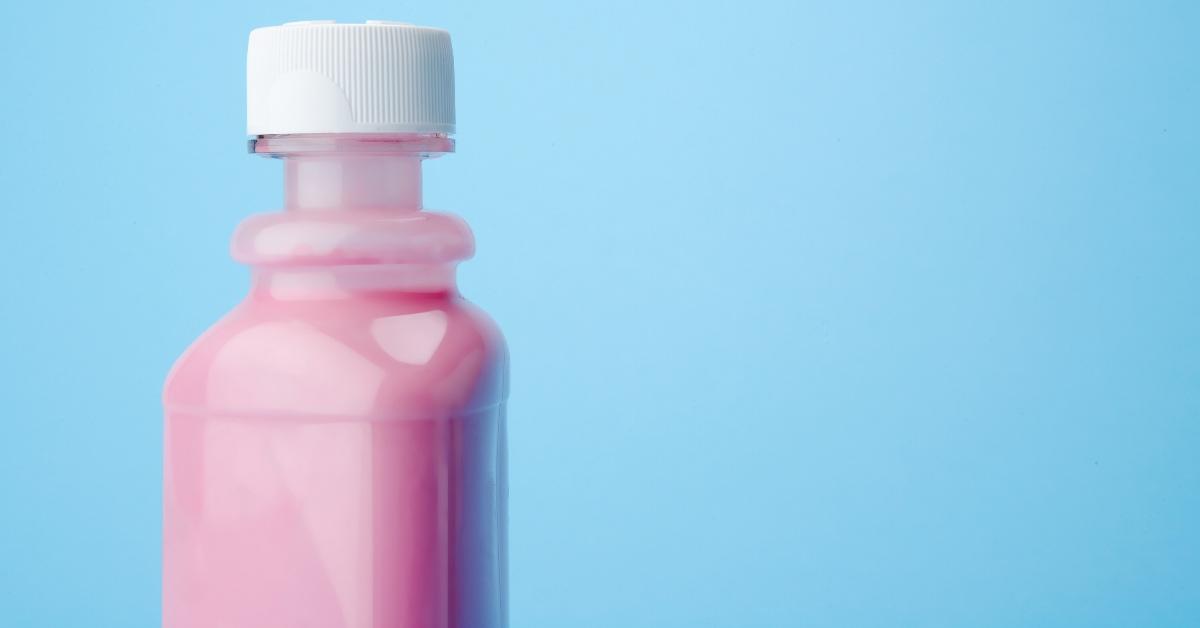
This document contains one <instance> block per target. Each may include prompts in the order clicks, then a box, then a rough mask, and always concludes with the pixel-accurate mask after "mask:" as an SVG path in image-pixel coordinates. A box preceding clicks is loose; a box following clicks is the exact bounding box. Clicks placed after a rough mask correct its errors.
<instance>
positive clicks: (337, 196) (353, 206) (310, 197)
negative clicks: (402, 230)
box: [283, 154, 422, 213]
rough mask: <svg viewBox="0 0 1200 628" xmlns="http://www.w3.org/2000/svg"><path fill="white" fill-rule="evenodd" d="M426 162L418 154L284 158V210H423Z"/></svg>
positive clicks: (297, 156) (299, 156) (402, 211)
mask: <svg viewBox="0 0 1200 628" xmlns="http://www.w3.org/2000/svg"><path fill="white" fill-rule="evenodd" d="M421 160H422V158H421V157H420V156H417V155H355V154H349V155H293V156H289V157H284V158H283V162H284V166H283V200H284V203H283V206H284V209H285V210H287V211H363V210H382V211H391V212H400V213H404V212H415V211H420V210H421Z"/></svg>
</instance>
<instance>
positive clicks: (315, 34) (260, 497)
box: [163, 22, 507, 628]
mask: <svg viewBox="0 0 1200 628" xmlns="http://www.w3.org/2000/svg"><path fill="white" fill-rule="evenodd" d="M248 66H249V68H248V70H249V71H248V77H249V78H248V85H247V87H248V104H249V112H248V114H249V115H248V119H249V125H248V132H249V135H250V136H251V138H252V139H251V141H250V147H251V151H252V152H254V153H256V154H259V155H266V156H271V157H277V158H279V159H281V160H282V161H283V164H284V171H285V174H284V179H285V191H284V197H285V203H284V210H283V211H282V212H277V213H269V214H263V215H258V216H254V217H251V218H249V219H248V220H246V221H245V222H244V223H243V224H242V225H241V226H240V227H239V229H238V231H237V233H236V235H235V236H234V240H233V246H232V250H233V256H234V257H235V259H237V260H239V261H241V262H243V263H245V264H248V265H249V266H250V268H251V271H252V282H251V288H250V292H249V294H248V295H247V297H246V298H245V300H244V301H243V302H242V303H241V304H239V305H237V306H236V307H235V308H234V309H233V310H232V311H231V312H230V313H229V314H228V315H226V316H225V317H224V318H223V319H222V320H221V321H219V322H218V323H217V324H216V325H215V326H213V327H212V328H211V329H209V330H208V331H207V332H206V333H205V334H204V335H203V336H201V337H200V339H198V340H197V341H196V342H195V343H194V344H193V345H192V346H191V347H190V348H189V349H188V350H187V352H186V353H185V354H184V355H183V357H181V358H180V359H179V361H178V362H177V363H176V365H175V367H174V369H173V370H172V372H171V374H170V375H169V377H168V379H167V383H166V390H165V394H164V404H165V414H166V425H165V443H164V447H165V456H164V529H163V626H165V627H167V628H275V627H278V628H305V627H313V628H343V627H345V628H360V627H366V628H468V627H469V628H490V627H500V626H505V625H507V608H506V607H507V593H506V584H505V574H506V554H505V552H506V550H505V536H506V530H505V525H506V523H505V517H506V514H505V503H506V485H505V418H504V417H505V413H504V401H505V397H506V394H507V357H506V356H507V354H506V350H505V348H504V344H503V341H502V340H501V337H500V334H499V332H498V331H497V329H496V327H495V326H494V325H493V323H492V322H491V321H490V320H489V319H488V318H487V317H486V316H485V315H484V314H483V313H482V312H481V311H480V310H478V309H476V308H475V307H473V306H471V305H470V304H469V303H467V302H466V301H465V300H463V298H462V297H461V296H459V293H458V291H457V288H456V286H455V266H456V264H457V263H458V262H459V261H461V260H463V259H466V258H468V257H470V256H471V254H472V252H473V243H472V238H471V235H470V232H469V231H468V229H467V227H466V225H465V224H464V223H463V222H462V221H461V220H460V219H458V218H455V217H453V216H450V215H447V214H440V213H433V212H426V211H423V210H422V207H421V161H422V160H423V159H425V158H428V157H433V156H437V155H440V154H443V153H447V152H451V151H452V150H453V140H451V139H450V137H449V136H450V134H451V133H453V131H454V91H453V64H452V60H451V51H450V40H449V35H448V34H447V33H446V32H445V31H441V30H438V29H431V28H423V27H416V26H411V25H405V24H396V23H385V22H368V23H366V24H334V23H332V22H302V23H292V24H285V25H283V26H275V27H269V28H261V29H256V30H255V31H253V32H252V33H251V36H250V48H249V55H248Z"/></svg>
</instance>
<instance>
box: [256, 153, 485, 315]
mask: <svg viewBox="0 0 1200 628" xmlns="http://www.w3.org/2000/svg"><path fill="white" fill-rule="evenodd" d="M250 149H251V152H254V153H256V154H262V155H267V156H270V157H275V158H278V159H281V160H282V161H283V162H284V211H282V212H276V213H269V214H260V215H257V216H252V217H250V218H248V219H247V220H246V221H244V222H243V223H242V224H241V225H240V226H239V228H238V231H237V233H236V234H235V235H234V240H233V247H232V248H233V256H234V258H235V259H237V260H238V261H241V262H243V263H246V264H249V265H250V266H251V267H252V268H253V272H254V287H253V291H252V294H253V295H254V296H256V297H259V298H271V299H278V300H301V299H329V298H339V297H352V296H357V295H363V294H379V293H395V292H419V293H423V294H428V293H450V294H455V293H456V291H457V289H456V286H455V280H454V279H455V278H454V275H455V272H454V271H455V267H456V265H457V263H458V262H459V261H461V260H463V259H466V258H468V257H470V256H471V254H472V253H473V251H474V243H473V240H472V238H471V234H470V230H469V229H468V228H467V227H466V224H465V223H463V221H462V220H460V219H458V218H456V217H454V216H450V215H448V214H441V213H435V212H426V211H423V210H422V203H421V162H422V161H423V160H424V159H427V158H429V157H434V156H437V155H440V154H442V153H445V152H449V151H451V150H453V141H452V140H450V139H449V138H447V137H445V136H441V135H414V134H392V135H287V136H262V137H259V138H256V139H254V140H251V143H250Z"/></svg>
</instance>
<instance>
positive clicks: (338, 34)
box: [246, 20, 454, 135]
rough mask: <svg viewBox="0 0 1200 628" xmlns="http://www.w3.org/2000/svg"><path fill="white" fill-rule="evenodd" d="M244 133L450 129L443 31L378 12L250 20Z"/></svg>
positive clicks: (450, 80) (449, 75)
mask: <svg viewBox="0 0 1200 628" xmlns="http://www.w3.org/2000/svg"><path fill="white" fill-rule="evenodd" d="M246 133H247V134H249V135H274V134H288V133H454V57H453V54H452V53H451V51H450V33H447V32H446V31H444V30H441V29H439V28H427V27H424V26H413V25H411V24H401V23H399V22H383V21H377V20H369V21H367V23H366V24H335V23H334V22H333V21H332V20H317V21H309V22H289V23H287V24H284V25H282V26H268V27H266V28H256V29H254V30H253V31H250V48H249V51H248V53H247V55H246Z"/></svg>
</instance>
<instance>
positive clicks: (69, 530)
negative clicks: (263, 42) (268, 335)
mask: <svg viewBox="0 0 1200 628" xmlns="http://www.w3.org/2000/svg"><path fill="white" fill-rule="evenodd" d="M898 4H900V3H890V2H850V3H824V2H821V3H816V2H802V3H801V2H778V3H772V2H762V1H752V0H751V1H746V2H739V3H732V4H729V5H721V4H704V3H701V2H690V3H678V4H657V5H656V4H652V3H646V2H614V1H609V2H603V3H594V4H591V3H571V2H541V3H527V2H517V1H512V2H504V3H478V4H473V5H467V4H455V5H449V4H446V3H415V2H408V3H403V2H402V3H396V2H383V1H345V2H338V3H332V2H313V1H308V0H289V1H287V2H284V1H272V2H241V1H238V2H234V1H225V2H214V1H210V2H205V3H190V4H184V3H168V2H148V1H147V2H133V1H129V0H124V1H113V2H89V3H78V4H69V3H34V2H15V3H7V4H5V5H4V7H3V8H2V9H0V34H2V37H0V64H2V66H0V67H2V68H3V75H2V76H3V85H4V89H3V92H2V97H0V119H3V120H4V123H3V137H4V139H5V144H6V146H7V147H8V148H7V149H6V150H5V151H4V154H3V157H0V190H3V203H2V206H3V227H2V228H0V246H2V247H3V251H4V252H5V258H6V261H5V263H4V264H3V266H2V269H3V270H2V271H0V281H2V282H3V283H2V284H0V290H2V294H3V302H2V304H0V305H2V307H0V317H3V318H2V323H3V324H2V326H0V327H2V330H3V331H0V356H2V357H0V360H3V362H2V363H0V371H2V372H0V386H2V391H3V395H2V400H3V406H2V408H3V412H4V418H5V431H4V434H5V436H4V438H3V439H0V489H2V490H3V493H2V494H0V503H2V506H0V509H2V510H0V625H4V626H13V627H25V626H50V627H59V626H63V627H75V626H80V627H83V626H87V627H107V626H113V627H141V626H145V627H149V626H154V625H156V622H157V618H158V611H159V602H158V577H159V566H158V560H159V550H158V544H159V509H160V498H159V490H160V481H159V456H160V443H159V440H160V437H161V428H160V411H159V389H160V385H161V381H162V379H163V376H164V374H165V373H166V371H167V369H168V367H169V366H170V364H171V362H172V360H173V359H174V358H175V356H176V355H178V354H179V353H180V352H181V351H182V350H183V349H184V347H185V346H186V345H187V344H188V342H189V341H190V340H191V339H192V338H194V337H195V336H196V335H197V334H199V333H200V332H201V331H202V330H203V329H204V328H205V327H206V326H207V325H208V324H209V323H211V322H212V321H213V320H214V319H216V318H217V317H218V316H219V315H220V314H221V313H222V312H224V311H225V310H226V309H227V308H228V307H230V306H231V305H232V304H233V303H235V302H236V301H237V300H238V299H239V298H240V297H241V295H242V294H243V292H244V290H245V287H246V272H245V270H244V269H243V268H240V267H238V266H236V265H235V264H234V263H233V262H231V261H229V259H228V257H227V253H226V247H227V241H228V238H229V235H230V233H231V231H232V230H233V228H234V226H235V225H236V224H237V222H238V221H239V220H240V219H242V218H243V217H244V216H246V215H248V214H250V213H252V212H259V211H265V210H269V209H272V208H274V207H277V206H278V205H279V203H280V187H281V179H280V170H279V164H278V163H276V162H270V161H266V160H260V159H255V158H252V157H250V156H247V155H246V154H245V146H244V137H243V129H244V126H243V125H244V106H245V105H244V82H243V81H244V73H243V72H244V67H243V66H244V54H245V41H246V36H247V33H248V32H249V30H250V29H251V28H252V27H254V26H259V25H268V24H274V23H279V22H283V21H288V20H294V19H306V18H310V19H311V18H335V19H338V20H345V21H361V20H363V19H368V18H378V19H399V20H407V21H412V22H417V23H424V24H431V25H436V26H442V27H445V28H448V29H450V30H451V32H452V33H453V36H454V41H455V48H456V57H457V68H458V87H459V89H458V97H459V99H458V104H459V135H458V138H459V151H460V152H459V154H457V155H454V156H451V157H448V158H445V159H442V160H439V161H437V162H434V163H432V164H430V167H429V168H428V187H427V204H428V205H429V206H430V207H433V208H440V209H446V210H451V211H454V212H457V213H459V214H461V215H463V216H465V217H466V218H467V219H468V220H469V221H470V222H471V223H472V225H473V226H474V228H475V230H476V235H477V238H478V241H479V254H478V256H477V258H476V259H475V260H474V261H472V262H470V263H468V264H467V265H465V266H464V267H463V270H462V281H463V286H464V290H465V292H466V293H467V295H468V296H470V297H471V298H472V299H473V300H475V301H476V302H478V303H479V304H481V305H482V306H483V307H485V308H486V309H488V310H489V311H490V312H491V313H492V314H493V315H494V316H495V318H496V319H497V320H498V321H499V322H500V323H501V325H502V326H503V328H504V329H505V331H506V333H507V335H508V338H509V341H510V344H511V347H512V354H513V368H514V379H513V390H512V395H513V396H512V405H511V443H510V444H511V461H512V468H511V474H512V478H511V479H512V502H511V509H512V510H511V513H512V514H511V530H512V537H511V555H512V574H511V575H512V610H513V626H514V628H538V627H545V628H561V627H566V626H569V627H572V628H586V627H596V628H614V627H623V628H624V627H641V626H645V627H655V628H662V627H675V626H678V627H688V628H691V627H695V626H738V627H741V626H800V625H804V626H830V627H848V626H1017V625H1022V626H1054V627H1066V626H1135V625H1136V626H1195V625H1198V624H1200V533H1198V530H1200V295H1198V291H1200V290H1198V288H1200V153H1198V152H1197V151H1198V147H1200V123H1198V115H1197V113H1198V112H1200V61H1198V60H1200V44H1198V43H1197V42H1198V41H1200V38H1198V36H1197V33H1200V5H1197V4H1196V3H1192V2H1132V1H1130V2H1111V3H1089V2H1055V3H1047V2H1040V1H1039V2H1004V3H991V4H992V5H993V6H981V5H982V3H978V4H979V5H980V6H967V4H968V3H960V2H945V3H934V2H924V3H909V6H907V7H903V8H902V7H898V6H897V5H898ZM970 4H976V3H970Z"/></svg>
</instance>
